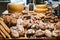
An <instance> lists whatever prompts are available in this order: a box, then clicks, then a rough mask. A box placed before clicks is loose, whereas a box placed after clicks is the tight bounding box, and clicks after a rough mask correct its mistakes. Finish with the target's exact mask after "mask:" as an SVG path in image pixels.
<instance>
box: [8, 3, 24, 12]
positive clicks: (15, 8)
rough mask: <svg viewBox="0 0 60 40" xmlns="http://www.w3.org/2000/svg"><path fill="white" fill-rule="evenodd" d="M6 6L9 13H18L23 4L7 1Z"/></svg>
mask: <svg viewBox="0 0 60 40" xmlns="http://www.w3.org/2000/svg"><path fill="white" fill-rule="evenodd" d="M7 8H8V12H9V13H20V12H22V10H23V9H24V5H23V4H14V3H9V4H8V7H7Z"/></svg>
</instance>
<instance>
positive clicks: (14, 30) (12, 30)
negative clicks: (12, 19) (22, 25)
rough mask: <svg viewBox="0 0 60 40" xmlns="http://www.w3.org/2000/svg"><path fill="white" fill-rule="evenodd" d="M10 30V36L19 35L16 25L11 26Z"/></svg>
mask: <svg viewBox="0 0 60 40" xmlns="http://www.w3.org/2000/svg"><path fill="white" fill-rule="evenodd" d="M10 30H11V35H12V37H15V38H16V37H19V33H18V31H17V27H11V28H10Z"/></svg>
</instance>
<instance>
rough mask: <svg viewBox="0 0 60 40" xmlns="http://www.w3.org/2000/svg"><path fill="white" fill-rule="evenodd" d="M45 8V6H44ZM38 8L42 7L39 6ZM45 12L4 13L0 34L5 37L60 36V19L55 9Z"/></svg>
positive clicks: (0, 19) (1, 19)
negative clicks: (55, 13)
mask: <svg viewBox="0 0 60 40" xmlns="http://www.w3.org/2000/svg"><path fill="white" fill-rule="evenodd" d="M42 7H43V8H44V7H45V6H42ZM37 8H41V7H38V6H37ZM48 8H49V10H48V11H47V12H46V13H45V14H43V13H38V14H37V13H35V12H34V13H28V12H27V11H23V12H22V13H19V14H17V13H14V14H10V15H2V16H1V18H0V34H1V35H0V36H2V37H3V38H12V39H13V38H19V39H20V38H21V39H22V38H24V39H26V38H41V37H43V38H44V37H45V38H47V37H49V38H52V37H59V36H60V19H59V18H58V16H55V15H54V10H53V9H52V8H51V7H48Z"/></svg>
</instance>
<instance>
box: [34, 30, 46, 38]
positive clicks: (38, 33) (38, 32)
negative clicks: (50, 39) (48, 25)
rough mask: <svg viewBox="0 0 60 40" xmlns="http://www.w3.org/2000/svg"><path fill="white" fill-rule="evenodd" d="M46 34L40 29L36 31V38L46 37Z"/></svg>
mask: <svg viewBox="0 0 60 40" xmlns="http://www.w3.org/2000/svg"><path fill="white" fill-rule="evenodd" d="M44 33H45V32H44V31H42V30H41V29H39V30H37V31H36V34H35V36H40V37H41V36H43V35H44Z"/></svg>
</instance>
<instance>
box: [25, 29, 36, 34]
mask: <svg viewBox="0 0 60 40" xmlns="http://www.w3.org/2000/svg"><path fill="white" fill-rule="evenodd" d="M26 33H27V34H35V31H34V30H33V29H28V30H27V32H26Z"/></svg>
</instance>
